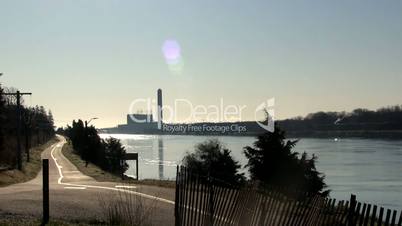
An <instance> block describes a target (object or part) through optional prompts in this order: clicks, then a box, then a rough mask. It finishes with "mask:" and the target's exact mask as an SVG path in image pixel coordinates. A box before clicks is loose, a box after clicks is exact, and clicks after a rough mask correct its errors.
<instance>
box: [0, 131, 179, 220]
mask: <svg viewBox="0 0 402 226" xmlns="http://www.w3.org/2000/svg"><path fill="white" fill-rule="evenodd" d="M59 140H60V141H59V142H58V143H56V144H54V145H52V146H51V147H49V148H48V149H46V150H45V151H44V152H43V153H42V158H45V159H49V181H50V217H51V218H52V217H53V218H58V219H68V220H82V219H85V220H88V221H89V220H93V219H102V216H104V214H105V211H104V207H103V206H104V204H103V203H105V202H107V200H110V199H111V198H116V197H117V198H119V197H126V195H128V196H129V197H133V198H135V201H136V202H140V203H141V205H144V206H145V209H147V210H150V211H151V213H152V215H153V217H152V221H153V223H154V224H155V225H173V224H174V215H173V214H174V201H173V200H174V189H169V188H160V187H155V186H145V185H135V186H133V185H130V186H128V185H124V184H117V183H112V182H97V181H96V180H94V179H93V178H91V177H88V176H86V175H84V174H82V173H81V172H80V171H78V169H77V168H76V167H75V166H74V165H73V164H72V163H71V162H70V161H69V160H68V159H67V158H66V157H65V156H64V155H63V154H62V152H61V149H62V147H63V145H64V144H65V142H66V141H65V139H64V137H61V136H59ZM119 194H120V195H119ZM121 194H126V195H123V196H122V195H121ZM137 197H138V199H137ZM5 213H7V214H8V213H10V214H17V215H24V216H25V215H29V216H34V217H37V218H40V217H41V215H42V172H40V173H39V174H38V175H37V176H36V178H34V179H33V180H31V181H28V182H26V183H21V184H15V185H11V186H8V187H3V188H0V217H1V214H5Z"/></svg>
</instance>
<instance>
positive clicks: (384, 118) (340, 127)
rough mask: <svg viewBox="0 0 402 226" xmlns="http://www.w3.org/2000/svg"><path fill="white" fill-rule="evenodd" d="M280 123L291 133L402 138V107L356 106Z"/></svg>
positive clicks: (312, 114)
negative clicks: (344, 110)
mask: <svg viewBox="0 0 402 226" xmlns="http://www.w3.org/2000/svg"><path fill="white" fill-rule="evenodd" d="M278 124H279V125H280V126H281V128H283V129H284V130H285V131H287V133H288V134H289V135H297V134H299V135H306V136H308V135H311V136H320V135H322V136H326V135H329V134H334V135H336V134H338V135H340V136H342V135H344V136H353V135H356V136H363V137H365V136H368V137H370V136H371V137H376V136H377V137H378V136H381V137H386V136H389V137H395V138H398V137H402V136H401V135H402V133H401V131H402V106H401V105H397V106H391V107H384V108H380V109H378V110H376V111H373V110H368V109H362V108H359V109H355V110H353V111H352V112H317V113H311V114H308V115H307V116H306V117H296V118H292V119H286V120H281V121H279V122H278Z"/></svg>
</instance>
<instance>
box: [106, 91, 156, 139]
mask: <svg viewBox="0 0 402 226" xmlns="http://www.w3.org/2000/svg"><path fill="white" fill-rule="evenodd" d="M157 98H158V106H157V109H158V121H155V120H154V117H153V115H152V113H151V114H142V113H137V114H127V124H122V125H118V126H117V127H112V128H104V129H102V131H104V132H107V133H123V134H159V133H161V132H162V130H161V128H162V90H161V89H158V91H157Z"/></svg>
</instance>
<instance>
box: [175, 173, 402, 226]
mask: <svg viewBox="0 0 402 226" xmlns="http://www.w3.org/2000/svg"><path fill="white" fill-rule="evenodd" d="M175 223H176V226H186V225H191V226H193V225H194V226H196V225H200V226H201V225H223V226H226V225H240V226H248V225H250V226H253V225H256V226H262V225H269V226H271V225H272V226H275V225H278V226H286V225H289V226H299V225H301V226H310V225H312V226H315V225H317V226H321V225H324V226H335V225H345V226H349V225H353V226H355V225H359V226H396V225H398V226H402V212H401V213H400V214H399V217H398V212H397V211H396V210H390V209H388V210H386V211H385V209H384V208H382V207H377V206H376V205H370V204H366V203H360V202H357V201H356V196H354V195H352V196H351V199H350V200H349V201H337V200H335V199H328V198H324V197H322V196H320V195H311V194H306V193H301V192H296V191H291V190H289V189H274V188H272V189H267V190H264V191H261V190H258V189H256V188H253V187H252V186H248V187H244V188H239V187H235V186H231V185H225V184H224V183H222V181H218V180H216V179H213V178H210V177H207V176H200V175H196V174H194V173H191V172H190V171H189V170H187V169H186V168H184V167H178V168H177V177H176V202H175Z"/></svg>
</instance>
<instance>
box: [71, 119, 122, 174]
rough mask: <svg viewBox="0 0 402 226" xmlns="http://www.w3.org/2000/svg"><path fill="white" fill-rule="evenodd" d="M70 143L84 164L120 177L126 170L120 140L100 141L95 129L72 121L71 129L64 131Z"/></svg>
mask: <svg viewBox="0 0 402 226" xmlns="http://www.w3.org/2000/svg"><path fill="white" fill-rule="evenodd" d="M64 134H65V135H66V136H68V137H69V138H70V140H71V142H72V145H73V148H74V150H75V151H76V152H77V154H78V155H79V156H80V157H81V159H83V160H84V161H85V162H86V165H88V163H89V162H91V163H93V164H95V165H97V166H99V167H100V168H102V169H103V170H106V171H108V172H110V173H113V174H116V175H121V173H124V172H126V170H127V169H128V164H127V163H126V160H124V156H125V154H126V150H125V149H124V147H123V146H122V144H121V143H120V140H118V139H115V138H108V139H106V140H102V139H101V138H100V137H99V135H98V131H97V130H96V128H95V127H93V126H89V127H86V126H85V125H84V122H83V121H82V120H78V121H73V124H72V127H70V126H68V127H67V128H66V130H65V131H64Z"/></svg>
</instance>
